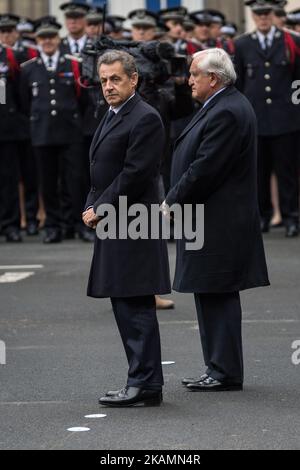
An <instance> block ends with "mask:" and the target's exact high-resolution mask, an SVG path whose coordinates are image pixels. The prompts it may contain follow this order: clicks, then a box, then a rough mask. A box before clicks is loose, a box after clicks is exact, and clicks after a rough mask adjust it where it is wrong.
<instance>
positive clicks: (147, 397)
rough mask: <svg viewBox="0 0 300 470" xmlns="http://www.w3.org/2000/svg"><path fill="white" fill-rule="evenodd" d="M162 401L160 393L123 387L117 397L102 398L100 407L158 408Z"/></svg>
mask: <svg viewBox="0 0 300 470" xmlns="http://www.w3.org/2000/svg"><path fill="white" fill-rule="evenodd" d="M162 400H163V395H162V392H157V391H155V390H146V389H143V388H137V387H125V388H124V390H121V391H120V392H119V393H118V395H114V396H110V397H108V396H106V397H102V398H100V400H99V404H100V405H104V406H110V407H114V408H125V407H131V406H160V405H161V403H162Z"/></svg>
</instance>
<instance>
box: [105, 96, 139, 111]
mask: <svg viewBox="0 0 300 470" xmlns="http://www.w3.org/2000/svg"><path fill="white" fill-rule="evenodd" d="M134 96H135V92H134V93H133V95H131V96H130V98H128V100H126V101H125V103H123V104H121V106H118V107H117V108H113V107H112V106H111V107H110V108H109V111H113V112H114V113H115V114H118V113H119V112H120V111H121V109H122V108H123V107H124V106H125V104H127V103H128V101H130V100H131V99H132V98H133V97H134Z"/></svg>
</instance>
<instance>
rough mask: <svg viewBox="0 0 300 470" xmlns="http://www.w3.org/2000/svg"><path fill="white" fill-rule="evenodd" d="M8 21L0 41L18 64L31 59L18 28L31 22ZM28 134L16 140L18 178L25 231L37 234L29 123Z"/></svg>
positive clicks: (33, 52)
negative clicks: (20, 182)
mask: <svg viewBox="0 0 300 470" xmlns="http://www.w3.org/2000/svg"><path fill="white" fill-rule="evenodd" d="M9 18H10V23H9V24H8V23H7V22H6V23H3V24H2V26H1V27H0V41H1V42H2V43H3V44H6V45H7V46H10V47H11V48H12V49H13V51H14V54H15V57H16V59H17V61H18V63H19V64H22V63H23V62H25V61H27V60H29V59H32V58H33V57H36V56H37V55H38V51H37V48H36V46H34V45H32V44H30V45H29V44H27V43H24V42H23V39H22V37H21V34H20V31H19V29H21V30H22V28H23V30H27V31H29V30H32V28H33V26H34V25H33V22H32V21H30V20H29V19H28V18H23V19H20V18H19V17H18V16H16V15H9ZM26 129H27V130H28V134H27V136H26V140H22V141H21V140H20V141H19V142H18V152H19V172H20V179H21V181H22V184H23V188H24V205H25V213H26V231H27V234H28V235H30V236H31V235H37V234H38V225H39V223H38V220H37V213H38V206H39V198H38V181H37V169H36V162H35V158H34V155H33V151H32V147H31V142H30V133H29V123H28V126H26Z"/></svg>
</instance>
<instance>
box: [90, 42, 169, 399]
mask: <svg viewBox="0 0 300 470" xmlns="http://www.w3.org/2000/svg"><path fill="white" fill-rule="evenodd" d="M99 74H100V79H101V83H102V88H103V93H104V97H105V99H106V100H107V102H108V104H109V105H110V110H109V112H108V113H107V114H106V115H105V117H104V119H103V120H102V122H101V124H100V126H99V128H98V130H97V131H96V134H95V137H94V140H93V143H92V146H91V152H90V160H91V184H92V188H91V191H90V193H89V196H88V199H87V203H86V211H85V213H84V214H83V219H84V222H85V223H86V225H88V226H90V227H94V228H95V227H96V226H97V224H98V223H99V220H100V219H99V217H98V215H97V212H98V214H99V208H101V206H102V207H103V205H104V204H109V205H110V206H111V207H113V208H116V209H117V214H118V216H124V215H125V214H123V213H122V212H120V207H119V198H120V197H121V196H123V197H127V204H128V207H129V206H131V205H133V204H136V203H142V204H143V205H144V206H146V208H150V207H151V205H152V204H157V206H158V207H159V168H160V161H161V156H162V152H163V150H164V140H165V139H164V128H163V124H162V121H161V118H160V116H159V114H158V113H157V111H155V110H154V108H152V107H151V106H149V105H148V104H146V103H145V102H144V101H143V100H142V99H141V98H140V96H139V95H138V94H137V93H136V92H135V89H136V86H137V82H138V74H137V71H136V67H135V63H134V59H133V58H132V57H131V56H130V55H129V54H127V53H126V52H120V51H110V52H107V53H106V54H104V55H103V56H102V57H101V59H100V65H99ZM119 220H120V219H118V221H117V225H118V223H119ZM157 260H159V263H158V262H157ZM170 291H171V286H170V277H169V265H168V254H167V246H166V242H165V241H163V240H161V239H156V240H154V239H153V240H152V239H151V237H150V234H149V238H147V239H130V238H129V237H128V238H127V239H121V238H120V237H119V238H118V239H113V237H110V236H109V238H108V239H105V240H104V239H103V238H102V237H101V239H100V238H97V239H96V242H95V252H94V258H93V262H92V267H91V274H90V280H89V286H88V295H89V296H91V297H96V298H101V297H110V298H111V302H112V306H113V310H114V314H115V317H116V321H117V324H118V327H119V331H120V334H121V338H122V341H123V344H124V348H125V351H126V355H127V359H128V362H129V373H128V381H127V385H126V387H125V388H124V389H123V390H121V391H116V392H108V393H107V395H106V396H105V397H102V398H101V399H100V404H103V405H107V406H118V407H120V406H134V405H150V406H155V405H159V404H160V403H161V400H162V386H163V375H162V366H161V348H160V338H159V328H158V322H157V318H156V308H155V294H168V293H170Z"/></svg>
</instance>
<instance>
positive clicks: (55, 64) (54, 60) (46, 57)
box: [41, 51, 60, 71]
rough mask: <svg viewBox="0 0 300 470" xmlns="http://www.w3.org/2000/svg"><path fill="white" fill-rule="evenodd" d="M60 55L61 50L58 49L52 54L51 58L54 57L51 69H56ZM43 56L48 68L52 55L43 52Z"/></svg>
mask: <svg viewBox="0 0 300 470" xmlns="http://www.w3.org/2000/svg"><path fill="white" fill-rule="evenodd" d="M59 56H60V53H59V51H56V52H55V54H53V55H52V56H51V58H52V68H51V69H52V70H53V71H55V70H56V69H57V64H58V60H59ZM41 57H42V60H43V62H44V64H45V67H46V68H47V69H48V68H49V66H48V64H49V57H50V56H49V55H47V54H45V53H44V52H41Z"/></svg>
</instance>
